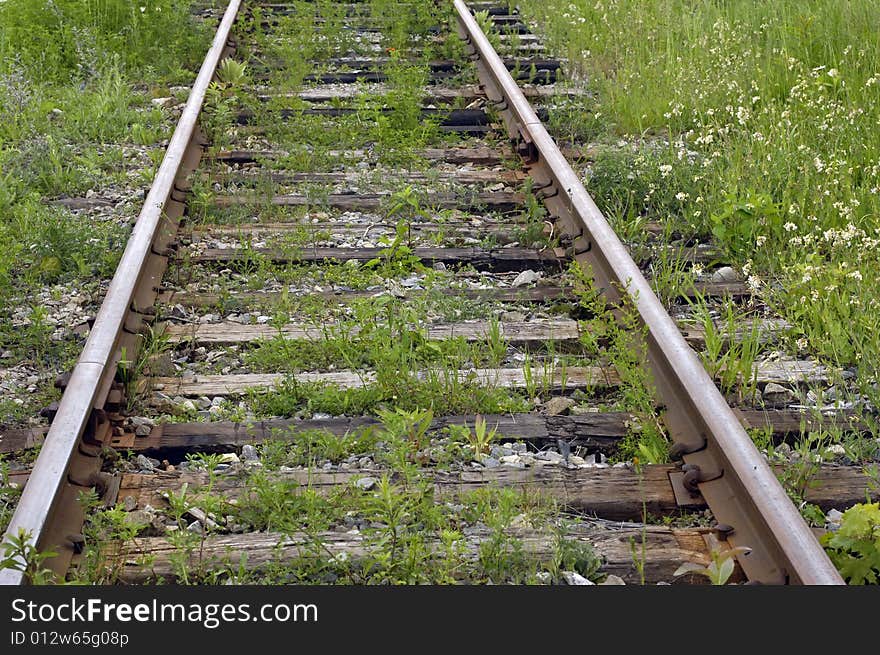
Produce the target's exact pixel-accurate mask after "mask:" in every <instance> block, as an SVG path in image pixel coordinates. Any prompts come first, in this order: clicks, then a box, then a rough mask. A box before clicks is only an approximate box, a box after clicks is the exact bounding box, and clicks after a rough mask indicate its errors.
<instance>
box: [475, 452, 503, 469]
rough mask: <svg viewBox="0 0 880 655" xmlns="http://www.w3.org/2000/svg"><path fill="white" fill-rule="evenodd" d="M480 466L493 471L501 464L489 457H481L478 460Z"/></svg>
mask: <svg viewBox="0 0 880 655" xmlns="http://www.w3.org/2000/svg"><path fill="white" fill-rule="evenodd" d="M480 464H482V465H483V466H485V467H486V468H487V469H494V468H497V467H499V466H501V462H499V461H498V460H497V459H495V458H494V457H490V456H489V455H483V456H482V457H481V458H480Z"/></svg>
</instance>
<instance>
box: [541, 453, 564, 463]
mask: <svg viewBox="0 0 880 655" xmlns="http://www.w3.org/2000/svg"><path fill="white" fill-rule="evenodd" d="M535 459H540V460H542V461H544V462H562V460H563V457H562V455H560V454H559V453H557V452H556V451H555V450H542V451H541V452H540V453H538V454H536V455H535Z"/></svg>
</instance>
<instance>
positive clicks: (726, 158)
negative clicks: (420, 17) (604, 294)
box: [519, 0, 880, 404]
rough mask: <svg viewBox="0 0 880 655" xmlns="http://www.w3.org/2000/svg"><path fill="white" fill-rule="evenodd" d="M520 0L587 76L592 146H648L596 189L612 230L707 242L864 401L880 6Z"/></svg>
mask: <svg viewBox="0 0 880 655" xmlns="http://www.w3.org/2000/svg"><path fill="white" fill-rule="evenodd" d="M519 4H520V7H521V9H523V10H524V12H525V13H526V15H528V16H531V17H536V18H537V19H538V20H539V21H540V22H541V23H542V24H543V28H544V30H545V31H546V33H547V35H548V39H547V41H548V43H549V45H550V46H551V48H552V49H553V50H554V51H555V52H557V53H561V54H564V55H568V56H569V57H570V58H571V66H572V67H573V68H575V69H578V70H580V71H582V72H584V73H585V74H586V76H587V78H588V79H589V80H590V82H589V84H590V86H592V87H593V90H594V91H595V92H596V98H597V99H596V102H595V107H593V108H592V111H593V112H598V114H600V115H601V118H602V119H603V122H604V130H603V131H602V133H601V134H599V135H598V136H597V138H598V139H600V140H605V141H608V142H611V141H616V140H617V139H619V138H620V137H621V136H624V137H626V138H627V139H628V140H630V141H633V140H644V141H640V142H641V144H642V145H637V146H636V147H634V148H633V149H632V151H631V152H629V151H626V152H618V153H616V154H612V155H607V156H606V157H604V158H602V159H600V161H598V162H597V164H596V170H595V171H594V173H593V177H592V178H591V179H590V182H589V187H588V188H589V190H590V191H591V192H592V193H594V195H595V196H596V199H597V202H599V204H600V206H601V207H602V208H603V209H604V210H605V211H606V212H608V213H609V214H610V217H611V219H612V222H615V221H617V222H621V221H622V222H624V223H625V222H626V221H629V222H632V221H637V220H650V221H657V222H660V223H661V224H664V225H669V226H674V228H675V229H677V230H680V231H681V232H682V233H684V234H686V235H690V236H692V237H698V238H703V239H713V240H715V242H716V243H718V245H719V246H721V247H722V248H723V249H724V251H725V252H726V254H727V257H728V258H729V260H730V261H732V262H734V263H737V264H739V265H740V266H742V267H743V271H744V272H745V273H746V275H747V276H748V277H749V282H750V284H751V285H752V286H753V287H754V288H756V289H758V290H759V292H760V294H761V295H762V296H763V297H764V299H765V300H766V301H767V302H769V303H770V304H771V305H772V306H773V307H774V309H776V310H777V311H778V312H779V313H780V314H781V315H782V316H784V317H785V318H786V319H787V320H788V321H790V322H791V323H792V324H793V326H794V330H795V335H796V336H797V337H798V345H799V348H800V349H801V351H802V352H812V353H814V354H818V355H819V356H820V357H822V358H824V359H826V360H827V361H829V362H831V363H834V364H837V365H840V366H843V367H851V368H852V369H853V370H856V371H857V373H858V375H857V379H856V380H857V383H858V385H859V386H860V388H861V389H860V390H861V392H862V393H864V394H866V395H868V396H869V397H870V398H872V399H873V400H875V401H876V400H877V399H878V394H877V391H876V389H875V388H874V386H873V385H874V384H875V383H876V381H877V374H878V365H877V362H878V361H880V358H878V355H880V330H878V328H880V323H878V320H880V319H878V318H877V317H878V316H880V313H878V311H877V309H878V307H880V284H878V281H877V276H876V275H875V274H874V272H875V271H876V270H878V267H880V257H878V252H880V251H878V249H877V238H878V229H880V190H878V189H880V186H878V171H880V131H878V130H877V125H878V121H880V103H878V102H877V93H878V83H880V78H878V75H877V71H878V70H880V43H878V41H877V39H876V38H874V34H873V32H872V27H871V26H872V25H875V24H876V23H877V21H878V19H880V2H876V1H875V0H867V1H859V2H855V1H838V0H808V1H805V2H800V1H798V2H794V1H793V0H791V1H783V2H730V3H717V2H708V1H703V2H684V1H682V0H649V1H647V2H645V1H642V0H638V1H636V0H618V1H614V2H599V3H594V2H588V1H587V0H574V1H573V2H570V1H568V0H565V1H562V0H551V1H550V2H540V3H539V2H534V1H533V0H525V1H524V2H521V3H519ZM614 158H616V159H617V160H621V161H619V163H614V165H613V166H611V165H610V164H611V163H612V161H613V160H614ZM874 404H876V402H875V403H874Z"/></svg>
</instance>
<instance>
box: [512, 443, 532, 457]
mask: <svg viewBox="0 0 880 655" xmlns="http://www.w3.org/2000/svg"><path fill="white" fill-rule="evenodd" d="M508 446H509V448H510V449H511V450H512V451H513V452H515V453H520V454H522V453H524V452H526V451H527V450H528V449H529V447H528V446H527V445H526V444H525V443H523V442H522V441H518V442H517V443H512V444H508Z"/></svg>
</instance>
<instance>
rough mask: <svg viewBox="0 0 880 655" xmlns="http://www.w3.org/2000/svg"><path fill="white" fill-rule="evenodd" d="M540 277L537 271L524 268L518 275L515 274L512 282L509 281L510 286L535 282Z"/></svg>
mask: <svg viewBox="0 0 880 655" xmlns="http://www.w3.org/2000/svg"><path fill="white" fill-rule="evenodd" d="M540 279H541V275H540V274H539V273H535V271H533V270H532V269H530V268H529V269H526V270H524V271H523V272H522V273H520V274H519V275H517V276H516V277H515V278H514V280H513V282H512V283H511V285H510V286H511V287H514V288H516V287H521V286H524V285H526V284H532V283H533V282H537V281H538V280H540Z"/></svg>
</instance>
